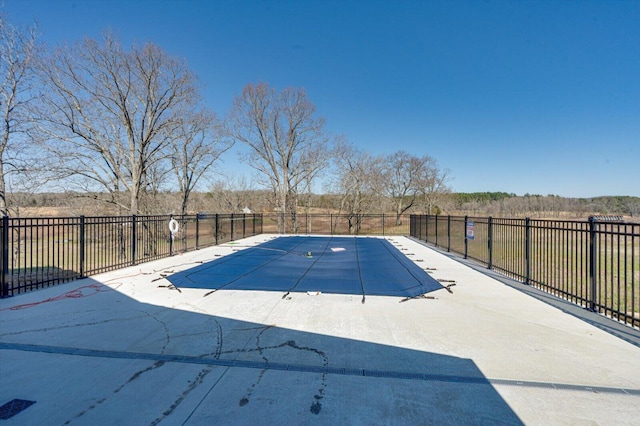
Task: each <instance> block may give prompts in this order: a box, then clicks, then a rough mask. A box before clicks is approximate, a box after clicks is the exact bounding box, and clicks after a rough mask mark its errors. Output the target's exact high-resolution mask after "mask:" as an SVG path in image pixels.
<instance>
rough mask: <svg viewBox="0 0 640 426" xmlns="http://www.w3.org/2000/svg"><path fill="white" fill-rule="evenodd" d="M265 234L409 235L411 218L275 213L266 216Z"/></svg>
mask: <svg viewBox="0 0 640 426" xmlns="http://www.w3.org/2000/svg"><path fill="white" fill-rule="evenodd" d="M263 216H264V217H263V229H264V232H265V233H271V234H278V233H281V230H282V229H284V230H285V233H287V234H317V235H409V219H410V217H409V215H401V216H400V218H399V220H397V218H396V215H395V214H335V213H334V214H329V213H327V214H322V213H310V214H306V213H298V214H297V215H296V218H295V221H293V220H292V217H291V215H287V214H282V213H272V214H265V215H263Z"/></svg>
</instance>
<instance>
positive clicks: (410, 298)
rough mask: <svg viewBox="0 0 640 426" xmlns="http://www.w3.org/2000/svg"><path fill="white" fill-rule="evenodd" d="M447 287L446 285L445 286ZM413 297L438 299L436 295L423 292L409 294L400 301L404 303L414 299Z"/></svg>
mask: <svg viewBox="0 0 640 426" xmlns="http://www.w3.org/2000/svg"><path fill="white" fill-rule="evenodd" d="M445 288H446V287H445ZM413 299H429V300H436V298H435V296H427V295H426V294H424V293H422V294H418V295H417V296H407V297H405V298H404V299H402V300H401V301H400V302H398V303H403V302H407V301H409V300H413Z"/></svg>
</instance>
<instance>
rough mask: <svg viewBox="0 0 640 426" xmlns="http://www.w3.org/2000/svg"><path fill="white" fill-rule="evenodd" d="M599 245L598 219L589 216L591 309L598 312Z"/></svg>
mask: <svg viewBox="0 0 640 426" xmlns="http://www.w3.org/2000/svg"><path fill="white" fill-rule="evenodd" d="M597 257H598V253H597V244H596V218H595V217H593V216H589V284H590V288H591V300H590V303H589V309H590V310H591V311H593V312H597V308H596V306H597V297H596V296H597V294H596V293H597V287H598V286H597V280H596V272H597V268H596V262H597Z"/></svg>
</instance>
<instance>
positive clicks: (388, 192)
mask: <svg viewBox="0 0 640 426" xmlns="http://www.w3.org/2000/svg"><path fill="white" fill-rule="evenodd" d="M428 159H429V157H427V156H425V157H421V158H418V157H416V156H413V155H411V154H409V153H407V152H405V151H397V152H395V153H394V154H392V155H391V156H390V157H389V158H388V159H385V162H384V163H383V166H382V172H381V174H380V180H379V188H380V190H381V191H382V194H383V195H384V196H385V197H386V198H388V199H389V200H390V201H391V202H393V204H394V210H395V213H396V225H401V223H402V221H401V220H400V217H401V216H402V214H403V213H404V212H406V211H407V210H409V209H410V208H411V207H413V205H414V204H415V203H416V201H417V200H418V197H419V195H420V194H421V191H422V188H421V186H422V179H423V175H424V169H425V164H426V162H427V161H428Z"/></svg>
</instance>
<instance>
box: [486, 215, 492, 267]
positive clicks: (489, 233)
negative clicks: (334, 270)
mask: <svg viewBox="0 0 640 426" xmlns="http://www.w3.org/2000/svg"><path fill="white" fill-rule="evenodd" d="M487 228H488V229H487V249H489V265H488V266H487V268H489V269H491V268H493V217H491V216H489V220H488V226H487Z"/></svg>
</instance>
